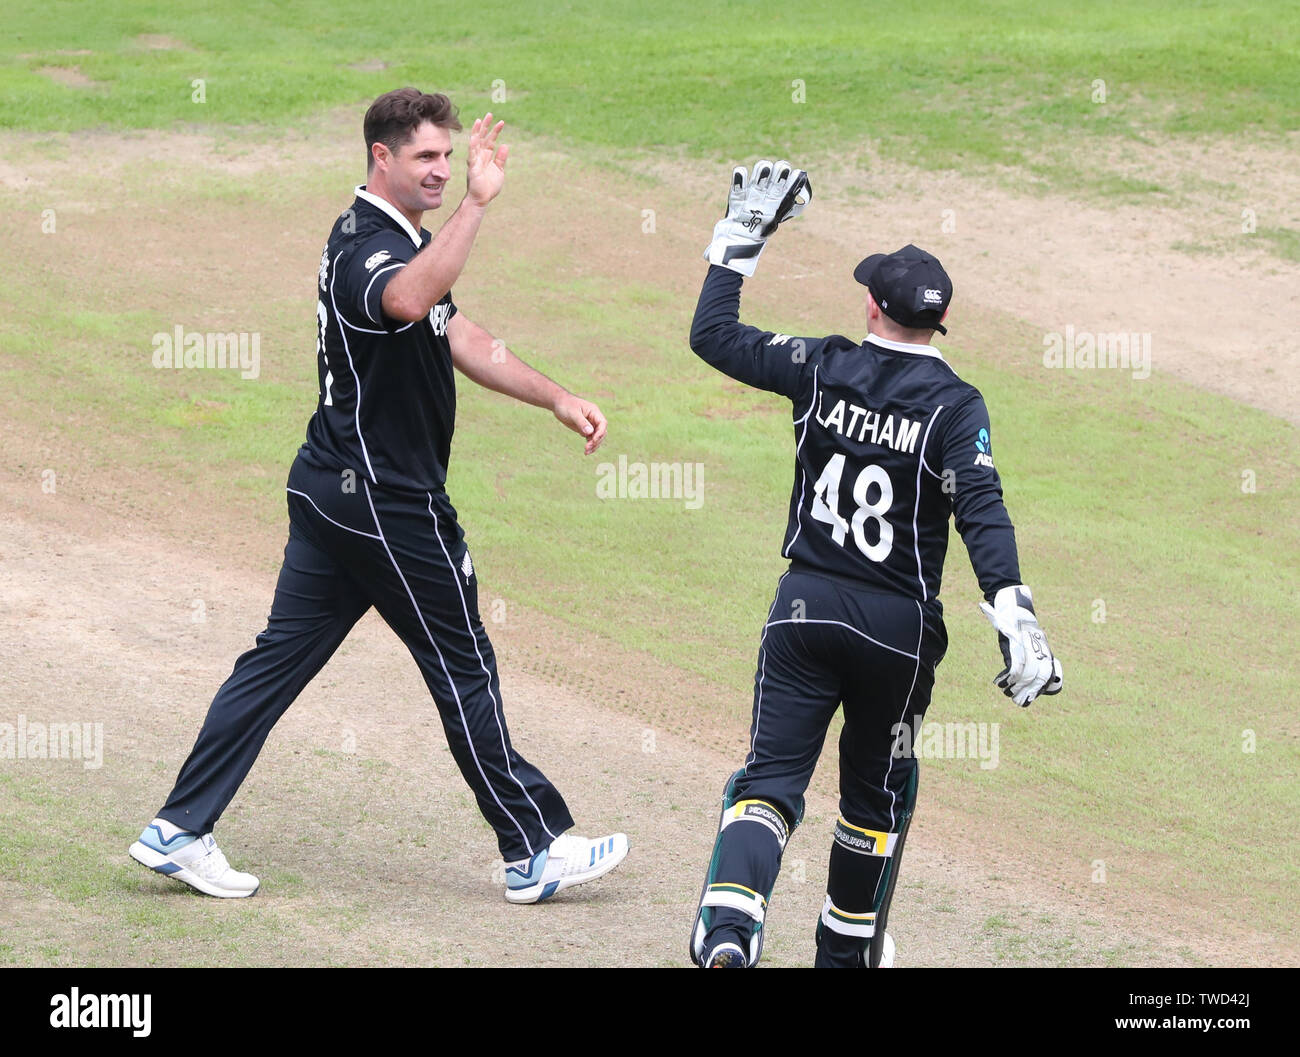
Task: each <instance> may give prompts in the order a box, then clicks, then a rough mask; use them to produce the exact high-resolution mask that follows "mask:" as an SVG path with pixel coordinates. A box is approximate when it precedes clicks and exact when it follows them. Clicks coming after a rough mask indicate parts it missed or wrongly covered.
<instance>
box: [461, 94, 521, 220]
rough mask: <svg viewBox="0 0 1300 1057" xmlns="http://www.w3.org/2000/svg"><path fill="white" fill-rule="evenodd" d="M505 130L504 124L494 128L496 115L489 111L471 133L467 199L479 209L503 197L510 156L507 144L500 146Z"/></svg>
mask: <svg viewBox="0 0 1300 1057" xmlns="http://www.w3.org/2000/svg"><path fill="white" fill-rule="evenodd" d="M505 126H506V123H505V122H504V121H498V122H497V123H496V124H495V125H493V124H492V112H491V111H488V113H486V114H484V115H483V116H482V117H481V118H479V119H478V120H477V121H475V122H474V127H473V128H471V129H470V132H469V157H468V158H467V159H466V173H465V182H466V186H467V190H468V193H467V194H466V197H467V198H469V200H470V201H471V202H474V203H475V204H476V205H480V206H485V205H487V204H488V203H489V202H490V201H492V199H494V198H495V197H496V196H497V195H499V194H500V193H501V188H502V186H503V185H504V184H505V182H506V158H507V157H509V155H510V147H509V145H508V144H505V143H503V144H501V145H500V146H499V147H498V146H497V136H498V135H500V133H501V130H502V129H503V128H505Z"/></svg>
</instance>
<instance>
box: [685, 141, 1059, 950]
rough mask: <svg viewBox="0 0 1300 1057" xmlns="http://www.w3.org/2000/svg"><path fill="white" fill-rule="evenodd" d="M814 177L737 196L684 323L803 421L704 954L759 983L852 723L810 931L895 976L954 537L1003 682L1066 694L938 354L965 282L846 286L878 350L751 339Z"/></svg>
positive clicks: (780, 181) (697, 931)
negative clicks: (816, 775)
mask: <svg viewBox="0 0 1300 1057" xmlns="http://www.w3.org/2000/svg"><path fill="white" fill-rule="evenodd" d="M811 197H812V189H811V186H810V184H809V182H808V176H807V174H806V173H805V172H803V171H802V170H798V169H795V168H793V167H792V166H791V165H790V164H789V163H788V162H783V161H782V162H777V163H776V164H775V165H773V164H772V163H771V162H768V161H761V162H759V163H758V164H757V165H756V166H754V169H753V173H752V174H747V173H746V171H745V170H744V169H741V168H737V169H736V170H735V171H734V172H733V174H732V179H731V192H730V196H729V198H728V202H727V214H726V216H725V217H724V218H723V219H722V220H721V221H719V222H718V224H717V226H716V227H715V228H714V232H713V241H712V242H711V243H710V244H709V247H708V249H707V251H706V252H705V257H706V259H707V260H708V261H709V263H710V265H711V266H710V268H709V272H708V275H707V276H706V277H705V280H704V287H703V289H702V290H701V291H700V300H699V304H698V306H697V307H696V310H695V320H694V323H693V324H692V326H691V348H692V349H694V350H695V352H696V353H697V354H698V355H699V356H700V358H701V359H703V360H705V361H707V362H708V363H711V364H712V365H713V366H714V367H716V368H717V369H718V370H720V371H722V372H723V373H725V374H728V375H730V376H731V377H732V378H735V379H737V380H738V381H741V382H744V383H746V384H747V385H752V386H755V387H757V388H759V389H766V390H769V391H770V392H774V393H779V394H781V395H782V396H784V397H786V398H788V399H789V400H790V401H791V402H792V404H793V420H794V431H795V474H794V486H793V488H792V490H791V493H790V517H789V524H788V527H787V529H786V535H785V544H784V546H783V548H782V552H781V553H782V554H783V555H784V556H785V557H786V558H788V559H789V560H790V567H789V569H788V571H787V572H786V573H785V574H784V575H783V576H782V577H781V579H780V582H779V583H778V585H777V590H776V597H775V599H774V600H773V602H772V608H771V610H770V611H769V613H768V616H767V620H766V622H765V623H764V625H763V631H762V637H761V639H760V643H759V650H758V669H757V672H756V673H755V678H754V713H753V722H752V725H751V737H750V751H749V755H748V756H747V757H746V759H745V765H744V766H743V767H742V768H741V769H740V770H739V771H737V772H736V773H735V774H733V775H732V776H731V778H730V779H729V780H728V781H727V784H726V788H725V790H724V793H723V801H722V818H721V823H720V825H719V830H718V837H717V841H716V843H715V845H714V849H713V856H712V858H711V860H710V862H709V868H708V875H707V877H706V879H705V883H704V890H703V893H702V895H701V898H700V907H699V911H698V913H697V914H696V918H695V925H694V928H693V929H692V932H691V957H692V958H693V960H694V961H695V962H696V963H697V964H699V965H701V966H705V967H709V968H744V967H746V966H752V965H754V964H755V963H756V962H757V961H758V959H759V955H760V953H761V951H762V945H763V926H764V921H765V918H766V915H767V909H768V900H769V898H770V896H771V893H772V887H773V885H774V884H775V883H776V876H777V871H778V870H779V869H780V865H781V855H782V853H783V851H784V850H785V846H786V842H787V841H788V840H789V837H790V834H791V833H792V832H793V831H794V829H795V827H796V826H798V824H799V822H800V819H801V818H802V816H803V808H804V791H805V790H806V789H807V787H808V782H809V780H810V779H811V778H812V773H813V768H814V767H815V766H816V764H817V758H818V756H820V754H821V750H822V743H823V741H824V740H825V737H826V731H827V728H828V727H829V725H830V722H831V718H832V717H833V716H834V714H835V712H836V710H837V709H838V708H840V707H841V706H843V709H844V729H843V733H842V734H841V736H840V817H839V820H838V821H837V822H836V825H835V833H834V837H833V840H832V844H831V857H830V871H829V880H828V884H827V893H826V899H825V902H824V904H823V908H822V913H821V917H820V920H819V921H818V924H817V959H816V964H817V965H818V966H825V967H836V966H843V967H871V968H875V967H878V966H880V967H883V966H888V965H890V964H892V961H893V955H894V948H893V942H892V940H891V939H890V937H889V936H888V934H887V933H886V932H885V926H886V923H887V917H888V913H889V904H890V898H891V896H892V894H893V891H894V885H895V883H896V881H897V879H898V868H899V863H900V860H901V857H902V853H903V842H904V840H905V838H906V836H907V828H908V823H909V822H910V820H911V818H912V812H913V809H914V807H915V804H916V788H917V763H916V759H915V758H914V757H913V756H912V755H911V754H910V753H908V752H904V751H902V739H901V738H900V734H901V732H902V731H903V728H904V727H906V728H908V730H909V731H910V730H915V729H918V728H919V724H920V721H921V719H922V717H923V716H924V714H925V710H926V707H927V706H928V705H929V703H930V691H931V688H932V686H933V685H934V670H935V667H936V666H937V665H938V663H939V661H940V660H941V659H942V657H943V655H944V651H945V650H946V648H947V643H948V638H947V633H946V631H945V629H944V624H943V607H942V605H940V603H939V585H940V577H941V574H942V571H943V561H944V554H945V551H946V549H947V544H948V519H949V517H955V518H956V523H957V531H958V532H959V533H961V536H962V540H963V542H964V543H965V544H966V548H967V550H968V552H969V554H970V559H971V564H972V565H973V567H974V569H975V574H976V576H977V577H978V579H979V584H980V588H981V590H982V591H983V592H984V597H985V599H986V601H985V602H984V603H982V605H981V607H980V608H981V609H982V610H983V611H984V613H985V614H986V615H987V616H988V618H989V620H990V621H991V622H992V623H993V626H994V627H995V628H996V629H997V632H998V644H999V646H1000V647H1001V651H1002V658H1003V662H1004V667H1003V669H1002V672H1001V673H1000V674H999V675H998V676H997V677H996V679H995V680H994V682H995V683H996V685H997V686H998V687H999V688H1000V689H1002V690H1003V691H1004V692H1005V693H1006V695H1007V696H1008V697H1011V698H1012V699H1013V700H1014V701H1015V702H1016V704H1018V705H1021V706H1025V705H1028V704H1029V703H1030V702H1031V701H1033V700H1034V698H1035V697H1037V696H1038V695H1039V694H1054V693H1057V692H1058V691H1059V690H1060V689H1061V666H1060V663H1059V662H1057V661H1056V660H1055V659H1054V658H1053V656H1052V651H1051V650H1050V648H1049V647H1048V644H1047V637H1046V636H1045V635H1044V633H1043V630H1042V628H1040V627H1039V625H1038V619H1037V617H1036V616H1035V614H1034V603H1033V598H1032V595H1031V594H1030V591H1029V588H1028V587H1026V586H1025V585H1024V584H1023V583H1022V582H1021V578H1020V566H1019V562H1018V558H1017V554H1016V540H1015V533H1014V531H1013V530H1012V527H1011V520H1010V518H1008V516H1007V511H1006V507H1005V506H1004V505H1003V502H1002V485H1001V482H1000V480H999V478H998V473H997V470H996V469H995V468H994V465H993V449H992V442H991V439H990V427H989V417H988V412H987V410H986V409H985V407H984V400H983V398H982V397H981V396H980V394H979V391H978V390H976V389H975V388H974V387H973V386H971V385H968V384H967V383H966V382H963V381H962V380H961V379H960V378H959V377H958V376H957V374H956V372H955V371H954V370H953V369H952V368H951V367H950V366H949V365H948V363H947V361H946V360H945V359H944V358H943V355H942V354H941V353H940V352H939V350H938V349H937V348H935V347H934V346H933V345H931V344H930V342H931V339H932V338H933V337H934V334H935V331H938V332H939V333H940V334H946V333H947V330H946V328H945V327H944V325H943V319H944V317H945V316H946V314H947V311H948V305H949V302H950V301H951V300H952V282H951V281H950V280H949V278H948V275H947V273H946V272H945V271H944V269H943V267H942V266H941V265H940V264H939V262H938V260H936V259H935V258H934V257H933V256H931V255H930V254H928V253H926V252H925V251H924V250H920V249H918V248H917V247H915V246H911V245H909V246H904V247H903V248H902V249H901V250H898V251H896V252H894V253H889V254H883V253H876V254H873V255H871V256H869V257H867V258H866V259H865V260H863V261H862V262H861V263H860V264H859V265H858V266H857V268H856V269H855V270H854V272H853V275H854V278H855V279H857V281H858V282H859V283H861V284H862V285H863V286H865V287H866V288H867V299H866V301H867V303H866V310H867V331H868V333H867V337H866V340H865V341H863V342H861V343H858V342H855V341H852V340H850V339H849V338H846V337H843V336H841V335H838V334H832V335H830V336H828V337H821V338H811V337H793V336H791V335H787V334H774V333H772V332H771V331H762V330H757V329H755V328H754V327H747V326H744V325H742V324H741V323H740V321H739V313H740V287H741V282H742V279H743V277H745V276H750V275H753V274H754V267H755V265H756V264H757V263H758V259H759V257H760V255H761V254H762V252H763V247H764V245H765V244H766V240H767V238H768V237H769V236H770V235H771V234H772V233H773V232H774V231H775V230H776V228H777V225H778V224H780V223H782V222H783V221H785V220H788V219H789V218H791V217H794V216H797V215H799V213H801V212H802V211H803V209H804V208H805V206H806V205H807V204H808V202H809V201H810V200H811Z"/></svg>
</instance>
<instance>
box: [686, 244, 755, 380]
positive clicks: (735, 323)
mask: <svg viewBox="0 0 1300 1057" xmlns="http://www.w3.org/2000/svg"><path fill="white" fill-rule="evenodd" d="M743 282H744V278H743V277H742V276H740V275H737V274H736V273H735V272H733V271H729V270H728V269H726V268H721V267H718V266H717V265H710V267H709V271H708V274H707V275H705V277H704V284H703V286H701V287H700V299H699V301H698V302H697V303H696V305H695V318H694V319H692V320H691V348H692V349H693V350H694V351H695V354H696V355H697V356H699V357H700V359H702V360H705V361H706V362H708V363H711V364H713V365H714V366H715V367H717V366H719V364H720V361H724V360H725V359H726V358H727V354H728V353H729V352H731V351H732V350H733V348H734V346H735V338H736V333H737V331H740V330H743V329H744V328H743V327H742V325H741V323H740V287H741V284H742V283H743Z"/></svg>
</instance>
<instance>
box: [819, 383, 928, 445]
mask: <svg viewBox="0 0 1300 1057" xmlns="http://www.w3.org/2000/svg"><path fill="white" fill-rule="evenodd" d="M824 396H825V394H824V393H819V394H818V395H817V413H816V414H815V415H814V416H813V417H814V418H815V419H816V420H817V423H818V425H820V426H821V427H822V428H823V429H828V430H829V429H833V430H835V432H836V433H838V434H839V435H840V436H842V437H848V438H850V439H851V440H856V441H858V443H865V442H868V441H869V442H870V443H872V444H879V445H880V446H881V447H882V448H893V449H894V450H895V451H902V452H906V453H907V454H908V455H912V454H915V452H916V439H917V437H918V436H919V435H920V432H921V423H920V422H916V421H913V420H912V419H910V418H904V417H903V416H902V415H898V416H894V415H892V414H888V415H881V413H880V412H879V411H872V410H871V409H870V408H867V407H859V406H858V405H857V404H851V403H849V402H848V401H846V400H837V401H835V406H834V407H832V408H831V409H830V412H829V413H828V414H826V415H823V414H822V399H823V397H824ZM846 416H847V422H846V421H845V418H846Z"/></svg>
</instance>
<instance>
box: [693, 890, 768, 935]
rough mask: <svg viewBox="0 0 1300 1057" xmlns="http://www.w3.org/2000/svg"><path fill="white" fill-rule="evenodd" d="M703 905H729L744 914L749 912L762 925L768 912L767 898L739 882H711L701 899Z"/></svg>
mask: <svg viewBox="0 0 1300 1057" xmlns="http://www.w3.org/2000/svg"><path fill="white" fill-rule="evenodd" d="M700 905H701V906H705V907H729V908H730V909H732V910H739V911H740V912H741V913H742V914H748V915H749V916H750V917H751V918H753V919H754V920H755V921H756V922H758V923H759V924H760V925H761V924H763V917H764V915H765V914H766V913H767V900H766V899H764V898H763V897H762V896H761V895H759V894H758V893H757V892H754V891H752V890H750V889H748V888H746V887H744V886H743V885H737V884H725V883H724V884H711V885H709V887H708V890H707V891H705V893H704V898H703V899H702V900H701V901H700Z"/></svg>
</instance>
